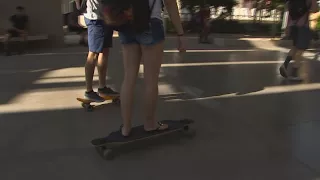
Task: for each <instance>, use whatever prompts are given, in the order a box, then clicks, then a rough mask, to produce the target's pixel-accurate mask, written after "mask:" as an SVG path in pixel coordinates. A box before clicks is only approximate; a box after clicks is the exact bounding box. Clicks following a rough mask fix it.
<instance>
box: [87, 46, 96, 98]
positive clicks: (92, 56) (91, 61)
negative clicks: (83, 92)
mask: <svg viewBox="0 0 320 180" xmlns="http://www.w3.org/2000/svg"><path fill="white" fill-rule="evenodd" d="M97 57H98V54H97V53H93V52H89V53H88V57H87V62H86V65H85V71H86V86H87V92H90V91H92V90H93V89H92V82H93V75H94V69H95V67H96V63H97Z"/></svg>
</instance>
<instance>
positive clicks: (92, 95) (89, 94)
mask: <svg viewBox="0 0 320 180" xmlns="http://www.w3.org/2000/svg"><path fill="white" fill-rule="evenodd" d="M84 98H85V99H88V100H91V101H94V102H103V101H104V99H103V98H102V97H100V96H99V95H98V93H96V92H94V91H90V92H85V93H84Z"/></svg>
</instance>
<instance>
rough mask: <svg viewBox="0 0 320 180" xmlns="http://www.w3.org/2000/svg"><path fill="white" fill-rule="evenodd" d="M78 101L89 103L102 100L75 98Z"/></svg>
mask: <svg viewBox="0 0 320 180" xmlns="http://www.w3.org/2000/svg"><path fill="white" fill-rule="evenodd" d="M77 100H78V101H80V102H82V103H87V104H90V103H103V102H104V101H102V102H96V101H92V100H89V99H84V98H77Z"/></svg>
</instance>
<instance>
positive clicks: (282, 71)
mask: <svg viewBox="0 0 320 180" xmlns="http://www.w3.org/2000/svg"><path fill="white" fill-rule="evenodd" d="M279 71H280V74H281V76H282V77H284V78H288V70H287V68H286V67H285V66H284V64H282V66H281V67H280V68H279Z"/></svg>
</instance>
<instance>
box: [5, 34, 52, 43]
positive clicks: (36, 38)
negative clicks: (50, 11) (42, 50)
mask: <svg viewBox="0 0 320 180" xmlns="http://www.w3.org/2000/svg"><path fill="white" fill-rule="evenodd" d="M4 37H5V36H0V42H3V41H4ZM22 40H23V39H22V38H21V37H14V38H11V39H10V42H21V41H22ZM27 40H28V41H40V40H49V36H48V35H30V36H28V38H27Z"/></svg>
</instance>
